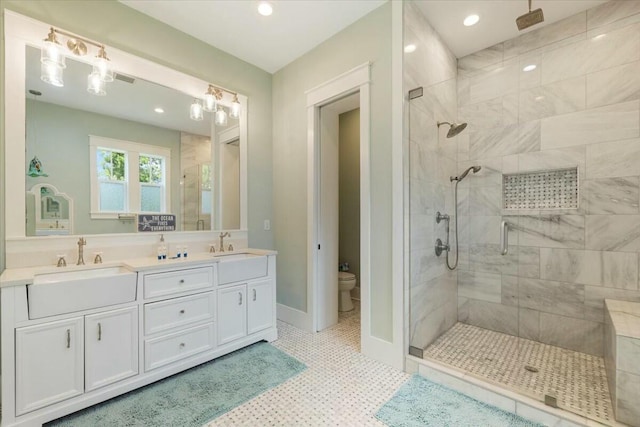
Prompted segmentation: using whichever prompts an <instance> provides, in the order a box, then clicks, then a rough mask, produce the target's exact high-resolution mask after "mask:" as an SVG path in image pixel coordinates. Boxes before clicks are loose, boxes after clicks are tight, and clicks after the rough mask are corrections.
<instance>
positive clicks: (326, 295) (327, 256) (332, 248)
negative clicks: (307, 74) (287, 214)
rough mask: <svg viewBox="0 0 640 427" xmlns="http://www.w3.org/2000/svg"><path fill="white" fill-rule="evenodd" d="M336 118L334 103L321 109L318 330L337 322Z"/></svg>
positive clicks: (337, 155) (337, 174)
mask: <svg viewBox="0 0 640 427" xmlns="http://www.w3.org/2000/svg"><path fill="white" fill-rule="evenodd" d="M338 136H339V119H338V113H337V111H335V108H334V106H333V104H330V105H328V106H325V107H322V108H321V109H320V189H319V190H320V191H319V195H320V200H319V209H320V212H319V219H320V221H318V243H319V244H320V250H319V251H318V282H317V290H316V297H317V304H316V307H317V313H318V314H317V324H316V325H317V330H318V331H321V330H323V329H326V328H328V327H329V326H332V325H335V324H336V323H338V232H339V229H338V217H339V214H340V213H339V209H338V208H339V205H338V196H339V187H338V176H339V168H338V167H339V151H340V150H339V149H340V147H339V145H338V142H339V141H338Z"/></svg>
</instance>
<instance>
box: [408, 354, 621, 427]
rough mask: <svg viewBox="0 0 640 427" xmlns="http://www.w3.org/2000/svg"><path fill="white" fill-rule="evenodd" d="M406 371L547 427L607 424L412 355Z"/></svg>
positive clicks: (616, 424)
mask: <svg viewBox="0 0 640 427" xmlns="http://www.w3.org/2000/svg"><path fill="white" fill-rule="evenodd" d="M405 370H406V371H407V372H409V373H418V374H419V375H421V376H423V377H425V378H427V379H428V380H430V381H433V382H435V383H438V384H441V385H444V386H446V387H449V388H451V389H453V390H456V391H458V392H460V393H463V394H466V395H467V396H469V397H472V398H474V399H476V400H479V401H481V402H484V403H487V404H489V405H493V406H495V407H497V408H500V409H502V410H505V411H508V412H512V413H514V414H517V415H520V416H521V417H523V418H527V419H530V420H532V421H536V422H539V423H541V424H544V425H546V426H554V427H556V426H557V427H602V426H605V425H606V424H602V423H599V422H597V421H594V420H591V419H588V418H586V417H583V416H580V415H576V414H572V413H571V412H567V411H565V410H562V409H556V408H552V407H550V406H547V405H545V404H544V403H542V402H539V401H537V400H535V399H532V398H530V397H526V396H523V395H521V394H518V393H516V392H513V391H511V390H508V389H506V388H503V387H500V386H497V385H495V384H490V383H488V382H486V381H482V380H481V379H479V378H477V377H473V376H471V375H467V374H464V373H463V372H461V371H458V370H456V369H452V368H449V367H447V366H444V365H442V364H439V363H436V362H433V361H431V360H425V359H420V358H418V357H415V356H410V355H408V356H406V369H405ZM612 426H615V427H625V426H626V424H621V423H617V422H616V423H614V424H612Z"/></svg>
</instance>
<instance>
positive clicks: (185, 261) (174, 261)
mask: <svg viewBox="0 0 640 427" xmlns="http://www.w3.org/2000/svg"><path fill="white" fill-rule="evenodd" d="M277 253H278V252H277V251H271V250H266V249H250V248H248V249H238V250H237V251H232V252H223V253H219V252H218V253H215V254H211V253H197V254H189V256H188V257H187V258H168V259H164V260H158V259H157V258H155V257H143V258H134V259H128V260H124V261H114V262H105V263H103V264H86V265H72V264H69V265H68V266H67V267H56V266H55V265H45V266H40V267H26V268H7V269H6V270H4V272H3V273H2V275H1V276H0V288H4V287H10V286H23V285H28V284H30V283H32V282H33V277H34V276H35V275H38V274H45V273H56V272H62V271H81V270H93V269H96V268H108V267H115V266H124V267H126V268H127V269H129V270H131V271H134V272H145V271H153V270H161V269H175V268H180V267H193V266H197V265H206V264H214V263H217V262H220V261H222V260H224V256H225V255H232V254H252V255H258V256H266V255H276V254H277Z"/></svg>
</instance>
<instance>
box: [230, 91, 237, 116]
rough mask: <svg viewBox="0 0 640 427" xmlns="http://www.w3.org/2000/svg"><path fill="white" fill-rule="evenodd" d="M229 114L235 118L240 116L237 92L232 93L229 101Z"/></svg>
mask: <svg viewBox="0 0 640 427" xmlns="http://www.w3.org/2000/svg"><path fill="white" fill-rule="evenodd" d="M229 116H230V117H232V118H234V119H237V118H238V117H240V101H238V94H237V93H234V94H233V101H231V108H229Z"/></svg>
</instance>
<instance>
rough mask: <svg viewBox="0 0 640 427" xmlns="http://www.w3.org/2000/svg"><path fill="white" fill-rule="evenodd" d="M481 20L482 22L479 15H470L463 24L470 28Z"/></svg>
mask: <svg viewBox="0 0 640 427" xmlns="http://www.w3.org/2000/svg"><path fill="white" fill-rule="evenodd" d="M479 20H480V17H479V16H478V15H469V16H467V17H466V18H464V21H462V23H463V24H464V26H465V27H470V26H472V25H476V24H477V23H478V21H479Z"/></svg>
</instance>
